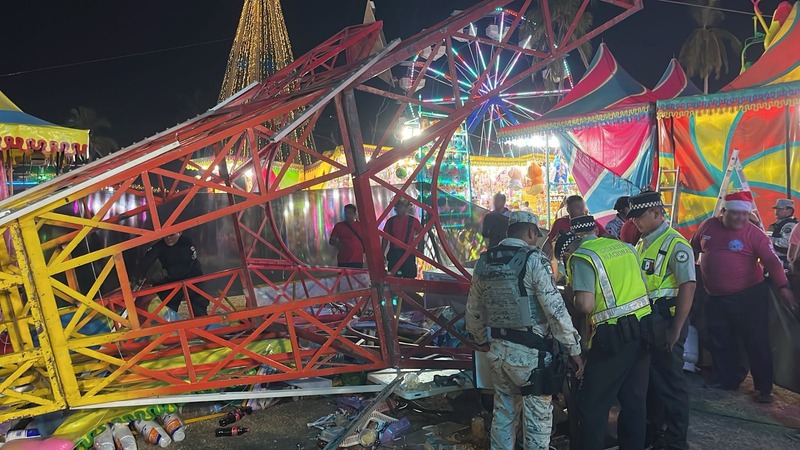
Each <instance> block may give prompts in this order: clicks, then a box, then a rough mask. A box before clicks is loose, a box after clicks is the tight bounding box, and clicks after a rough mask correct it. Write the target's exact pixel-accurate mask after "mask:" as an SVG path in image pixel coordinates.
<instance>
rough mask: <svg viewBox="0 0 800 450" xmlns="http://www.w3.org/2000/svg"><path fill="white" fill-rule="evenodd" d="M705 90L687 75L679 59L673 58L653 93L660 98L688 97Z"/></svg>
mask: <svg viewBox="0 0 800 450" xmlns="http://www.w3.org/2000/svg"><path fill="white" fill-rule="evenodd" d="M702 93H703V91H701V90H700V89H698V88H697V86H695V84H694V83H692V81H691V80H690V79H689V78H688V77H687V76H686V72H685V71H684V70H683V67H681V64H680V63H679V62H678V60H677V59H675V58H672V60H671V61H670V62H669V65H668V66H667V70H666V71H665V72H664V75H662V76H661V80H659V81H658V84H656V87H654V88H653V94H654V95H655V96H656V98H658V99H660V100H664V99H669V98H677V97H686V96H688V95H700V94H702Z"/></svg>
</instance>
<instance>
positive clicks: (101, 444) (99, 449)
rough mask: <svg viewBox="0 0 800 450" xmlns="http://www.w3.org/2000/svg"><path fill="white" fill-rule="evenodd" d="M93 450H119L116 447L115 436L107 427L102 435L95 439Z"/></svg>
mask: <svg viewBox="0 0 800 450" xmlns="http://www.w3.org/2000/svg"><path fill="white" fill-rule="evenodd" d="M92 448H93V449H95V450H117V447H116V446H115V445H114V435H113V434H112V433H111V428H110V427H108V426H106V429H105V430H103V432H102V433H100V434H98V435H97V436H95V437H94V442H93V443H92Z"/></svg>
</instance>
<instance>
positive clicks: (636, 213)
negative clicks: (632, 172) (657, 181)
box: [628, 191, 664, 219]
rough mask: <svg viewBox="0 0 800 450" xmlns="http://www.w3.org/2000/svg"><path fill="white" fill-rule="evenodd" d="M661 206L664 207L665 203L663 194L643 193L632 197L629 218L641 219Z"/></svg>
mask: <svg viewBox="0 0 800 450" xmlns="http://www.w3.org/2000/svg"><path fill="white" fill-rule="evenodd" d="M659 206H660V207H663V206H664V202H663V201H661V194H659V193H658V192H652V191H650V192H642V193H641V194H639V195H635V196H633V197H631V210H630V211H629V212H628V218H629V219H630V218H633V217H640V216H641V215H642V214H644V213H645V212H646V211H647V210H648V209H650V208H656V207H659Z"/></svg>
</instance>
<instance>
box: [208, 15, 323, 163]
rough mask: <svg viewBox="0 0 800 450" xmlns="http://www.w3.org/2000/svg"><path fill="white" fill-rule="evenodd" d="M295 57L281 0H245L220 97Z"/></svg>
mask: <svg viewBox="0 0 800 450" xmlns="http://www.w3.org/2000/svg"><path fill="white" fill-rule="evenodd" d="M293 61H294V56H293V54H292V44H291V42H289V33H288V32H287V31H286V21H285V20H284V18H283V10H282V9H281V2H280V0H245V2H244V6H243V7H242V15H241V17H240V18H239V27H238V28H237V30H236V37H235V38H234V40H233V47H231V53H230V56H228V68H227V69H226V70H225V78H224V79H223V80H222V90H221V91H220V93H219V99H220V101H222V100H225V99H227V98H228V97H230V96H232V95H233V94H235V93H236V92H238V91H240V90H241V89H243V88H245V87H247V86H248V85H250V84H252V83H254V82H258V81H261V80H264V79H265V78H267V77H269V76H270V75H272V74H274V73H275V72H277V71H279V70H281V69H283V68H284V67H286V66H287V65H289V64H291V63H292V62H293ZM271 128H273V127H271ZM273 129H274V128H273ZM306 145H307V146H309V147H311V148H313V146H312V145H311V142H306ZM281 153H282V155H281V156H283V157H284V158H285V157H286V156H287V154H288V149H286V148H284V149H283V150H282V152H281ZM302 155H303V156H302V159H303V161H302V162H303V163H304V164H308V163H310V157H309V156H308V155H307V154H305V153H302Z"/></svg>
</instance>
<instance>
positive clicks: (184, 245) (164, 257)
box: [139, 236, 203, 282]
mask: <svg viewBox="0 0 800 450" xmlns="http://www.w3.org/2000/svg"><path fill="white" fill-rule="evenodd" d="M156 259H157V260H159V261H160V262H161V267H162V268H163V269H164V270H166V271H167V277H166V279H164V280H163V281H164V282H173V281H183V280H185V279H187V278H193V277H199V276H201V275H203V269H202V268H201V266H200V261H198V260H197V250H196V249H195V247H194V244H193V243H192V241H191V240H190V239H189V238H187V237H186V236H181V237H179V238H178V241H177V242H176V243H175V245H173V246H171V247H170V246H169V245H167V244H166V243H165V242H164V240H163V239H162V240H160V241H158V242H156V243H155V244H153V246H152V247H150V248H149V249H148V250H147V253H145V256H144V262H143V263H142V265H141V266H140V268H141V270H143V271H144V272H143V273H140V274H139V277H140V278H141V277H142V276H144V275H145V273H146V272H147V270H148V269H150V267H151V266H152V265H153V263H155V262H156Z"/></svg>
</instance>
